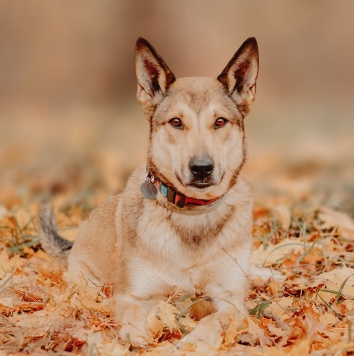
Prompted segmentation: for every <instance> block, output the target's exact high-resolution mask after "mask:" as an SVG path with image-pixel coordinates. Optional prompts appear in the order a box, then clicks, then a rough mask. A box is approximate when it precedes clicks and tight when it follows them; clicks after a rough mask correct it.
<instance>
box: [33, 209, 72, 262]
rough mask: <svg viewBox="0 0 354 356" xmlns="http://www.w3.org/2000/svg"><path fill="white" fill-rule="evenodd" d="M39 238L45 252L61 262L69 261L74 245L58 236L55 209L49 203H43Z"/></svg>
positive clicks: (40, 214)
mask: <svg viewBox="0 0 354 356" xmlns="http://www.w3.org/2000/svg"><path fill="white" fill-rule="evenodd" d="M39 237H40V240H41V245H42V248H43V250H44V251H45V252H47V253H48V254H49V255H51V256H53V257H55V258H57V259H59V260H61V261H65V262H66V261H67V257H68V255H69V253H70V250H71V248H72V247H73V243H72V242H71V241H69V240H66V239H64V238H63V237H61V236H60V235H59V234H58V232H57V223H56V220H55V216H54V211H53V207H52V206H51V204H50V203H47V202H43V203H41V207H40V210H39Z"/></svg>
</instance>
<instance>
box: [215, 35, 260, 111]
mask: <svg viewBox="0 0 354 356" xmlns="http://www.w3.org/2000/svg"><path fill="white" fill-rule="evenodd" d="M258 66H259V59H258V45H257V41H256V39H255V38H254V37H251V38H249V39H247V40H246V41H245V42H244V43H243V44H242V46H241V47H240V48H239V49H238V51H237V52H236V53H235V54H234V56H233V57H232V58H231V60H230V62H229V63H228V64H227V66H226V67H225V69H224V70H223V71H222V73H221V74H220V75H219V76H218V81H219V82H221V83H222V84H223V85H224V87H225V89H226V91H227V92H228V94H229V95H230V96H231V97H232V99H233V100H234V101H235V102H236V104H237V105H238V107H239V109H240V111H241V113H242V114H243V115H246V114H247V113H248V107H249V104H250V103H251V102H252V101H253V100H254V99H255V96H256V80H257V76H258Z"/></svg>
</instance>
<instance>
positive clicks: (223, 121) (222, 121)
mask: <svg viewBox="0 0 354 356" xmlns="http://www.w3.org/2000/svg"><path fill="white" fill-rule="evenodd" d="M227 123H228V121H227V120H226V119H225V118H223V117H218V118H217V119H216V121H215V123H214V128H215V129H219V128H220V127H223V126H225V125H226V124H227Z"/></svg>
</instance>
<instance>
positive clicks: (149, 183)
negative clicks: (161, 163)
mask: <svg viewBox="0 0 354 356" xmlns="http://www.w3.org/2000/svg"><path fill="white" fill-rule="evenodd" d="M140 190H141V193H142V194H143V195H144V196H145V197H146V198H148V199H155V198H156V197H157V195H158V192H160V193H161V194H162V195H163V196H164V197H165V198H166V199H162V200H161V199H157V200H158V202H159V204H160V205H162V206H164V207H165V208H167V209H170V210H172V211H174V212H178V213H181V214H189V215H199V214H205V213H208V212H210V211H212V210H215V209H216V208H217V206H218V205H219V204H220V202H221V201H222V200H223V197H224V195H222V196H221V197H217V198H213V199H210V200H205V199H196V198H191V197H188V196H186V195H184V194H182V193H180V192H179V191H177V189H175V188H174V187H171V186H169V185H167V184H165V183H164V182H162V181H161V180H160V179H158V178H156V177H155V176H154V175H153V174H152V173H151V172H149V173H147V176H146V180H145V182H144V183H143V184H142V185H141V188H140ZM166 200H167V201H166Z"/></svg>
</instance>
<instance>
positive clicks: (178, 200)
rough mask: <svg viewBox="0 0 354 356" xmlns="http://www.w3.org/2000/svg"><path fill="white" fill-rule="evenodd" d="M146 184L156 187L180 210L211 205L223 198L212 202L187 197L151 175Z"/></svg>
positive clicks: (148, 176)
mask: <svg viewBox="0 0 354 356" xmlns="http://www.w3.org/2000/svg"><path fill="white" fill-rule="evenodd" d="M146 182H148V184H151V183H152V184H153V185H154V186H156V188H157V189H158V190H159V191H160V193H161V194H162V195H163V196H165V197H166V198H167V200H168V201H169V202H170V203H172V204H174V205H176V206H177V207H179V208H184V207H185V206H187V205H194V206H203V205H210V204H212V203H215V202H216V201H218V200H220V199H221V198H222V197H223V196H221V197H217V198H214V199H210V200H204V199H195V198H191V197H187V196H185V195H184V194H182V193H180V192H178V191H177V190H176V189H174V188H172V187H171V186H168V185H167V184H164V183H162V182H161V181H160V180H159V179H157V178H155V177H154V176H153V175H152V174H151V173H149V174H148V175H147V177H146ZM156 193H157V192H156ZM155 197H156V195H155ZM155 197H154V198H155ZM154 198H153V199H154ZM150 199H151V198H150Z"/></svg>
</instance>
